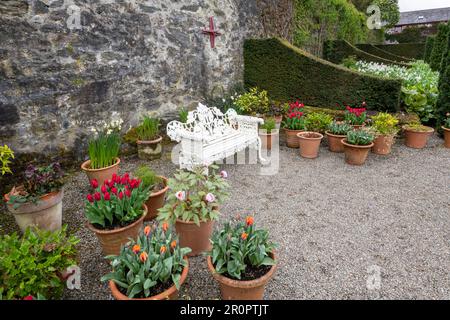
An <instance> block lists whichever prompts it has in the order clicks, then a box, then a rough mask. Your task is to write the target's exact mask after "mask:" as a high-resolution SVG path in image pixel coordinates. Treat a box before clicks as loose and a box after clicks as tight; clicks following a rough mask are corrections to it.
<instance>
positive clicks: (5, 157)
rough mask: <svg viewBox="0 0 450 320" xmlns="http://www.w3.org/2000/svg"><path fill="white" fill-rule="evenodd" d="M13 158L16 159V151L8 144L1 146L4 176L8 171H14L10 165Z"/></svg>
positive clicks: (1, 163)
mask: <svg viewBox="0 0 450 320" xmlns="http://www.w3.org/2000/svg"><path fill="white" fill-rule="evenodd" d="M11 159H14V152H13V151H12V150H11V149H10V148H9V147H8V146H7V145H6V144H5V145H4V146H3V147H2V146H0V165H1V168H0V170H1V173H2V176H4V175H5V174H7V173H12V172H11V168H10V167H9V164H10V163H11Z"/></svg>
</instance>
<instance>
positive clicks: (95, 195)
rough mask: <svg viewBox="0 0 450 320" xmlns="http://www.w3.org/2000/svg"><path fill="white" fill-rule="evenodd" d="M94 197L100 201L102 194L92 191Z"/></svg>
mask: <svg viewBox="0 0 450 320" xmlns="http://www.w3.org/2000/svg"><path fill="white" fill-rule="evenodd" d="M94 199H95V201H100V200H101V199H102V196H101V195H100V192H96V193H94Z"/></svg>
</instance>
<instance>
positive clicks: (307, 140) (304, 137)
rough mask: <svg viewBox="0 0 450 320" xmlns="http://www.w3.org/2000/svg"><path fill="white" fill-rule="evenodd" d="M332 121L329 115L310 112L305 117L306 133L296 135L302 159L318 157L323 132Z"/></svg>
mask: <svg viewBox="0 0 450 320" xmlns="http://www.w3.org/2000/svg"><path fill="white" fill-rule="evenodd" d="M332 121H333V118H332V117H331V116H330V115H327V114H325V113H323V112H312V113H309V114H307V115H306V117H305V127H306V130H307V132H300V133H297V137H298V143H299V147H300V155H301V156H302V157H303V158H307V159H315V158H317V157H318V155H319V148H320V143H321V141H322V139H323V134H322V133H323V132H325V130H326V128H327V127H328V126H329V125H330V123H331V122H332Z"/></svg>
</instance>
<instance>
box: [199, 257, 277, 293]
mask: <svg viewBox="0 0 450 320" xmlns="http://www.w3.org/2000/svg"><path fill="white" fill-rule="evenodd" d="M271 256H272V258H273V259H275V255H274V254H273V253H272V254H271ZM206 259H207V263H208V269H209V271H210V272H211V273H212V276H213V277H214V279H216V281H217V282H219V285H220V292H221V294H222V299H223V300H263V297H264V290H265V288H266V285H267V283H268V282H269V280H270V279H272V277H273V275H274V273H275V270H276V268H277V266H276V265H274V266H272V268H270V270H269V272H267V273H266V274H265V275H263V276H262V277H261V278H258V279H255V280H249V281H240V280H234V279H230V278H227V277H224V276H223V275H221V274H218V273H217V272H216V269H215V268H214V266H213V264H212V260H211V257H210V256H208V257H207V258H206Z"/></svg>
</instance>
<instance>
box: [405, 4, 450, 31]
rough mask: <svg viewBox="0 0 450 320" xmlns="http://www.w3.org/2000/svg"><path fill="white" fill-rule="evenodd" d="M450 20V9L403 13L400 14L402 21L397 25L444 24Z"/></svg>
mask: <svg viewBox="0 0 450 320" xmlns="http://www.w3.org/2000/svg"><path fill="white" fill-rule="evenodd" d="M449 20H450V7H449V8H439V9H429V10H419V11H409V12H402V13H400V21H399V23H397V25H398V26H403V25H409V24H423V23H432V22H441V21H443V22H444V21H449Z"/></svg>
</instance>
